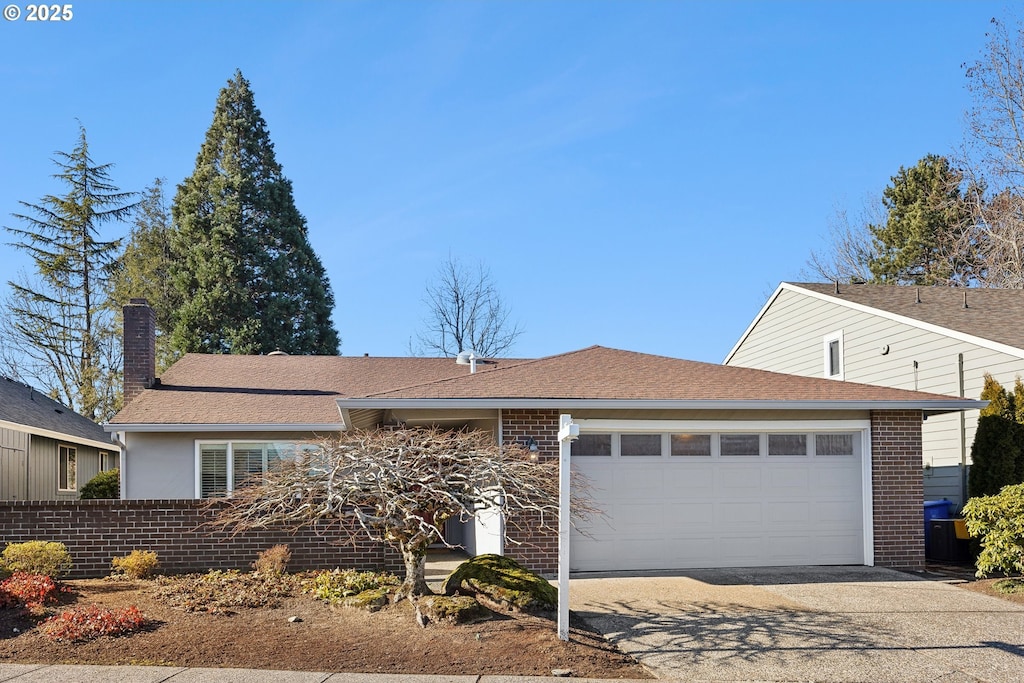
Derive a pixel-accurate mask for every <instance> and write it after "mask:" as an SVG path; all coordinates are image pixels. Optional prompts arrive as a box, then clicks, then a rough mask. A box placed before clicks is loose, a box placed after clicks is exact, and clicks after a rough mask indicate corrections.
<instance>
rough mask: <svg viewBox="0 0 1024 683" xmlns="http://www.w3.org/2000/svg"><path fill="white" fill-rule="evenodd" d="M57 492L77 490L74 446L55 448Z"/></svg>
mask: <svg viewBox="0 0 1024 683" xmlns="http://www.w3.org/2000/svg"><path fill="white" fill-rule="evenodd" d="M57 490H58V491H77V490H78V449H77V448H75V447H74V446H63V445H60V446H57Z"/></svg>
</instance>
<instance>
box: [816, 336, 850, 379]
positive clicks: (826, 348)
mask: <svg viewBox="0 0 1024 683" xmlns="http://www.w3.org/2000/svg"><path fill="white" fill-rule="evenodd" d="M832 342H836V343H837V345H838V347H839V372H837V373H836V374H834V375H833V374H832ZM821 346H822V355H823V356H824V362H823V364H822V368H821V374H822V376H823V377H824V378H825V379H834V380H839V381H840V382H842V381H844V380H845V379H846V349H845V348H844V347H845V344H844V343H843V331H842V330H841V329H840V330H836V331H835V332H829V333H828V334H826V335H822V337H821Z"/></svg>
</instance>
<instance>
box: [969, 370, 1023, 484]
mask: <svg viewBox="0 0 1024 683" xmlns="http://www.w3.org/2000/svg"><path fill="white" fill-rule="evenodd" d="M1016 389H1017V392H1019V393H1017V395H1016V396H1014V394H1011V393H1008V392H1007V391H1006V389H1004V388H1003V386H1002V385H1001V384H1000V383H999V382H997V381H996V380H995V379H993V378H992V375H990V374H988V373H985V385H984V387H983V389H982V391H981V398H982V399H983V400H987V401H989V404H988V406H987V407H985V408H983V409H982V411H981V415H980V417H979V418H978V428H977V430H976V431H975V433H974V444H972V446H971V471H970V474H969V476H968V480H967V492H968V495H969V496H970V497H971V498H974V497H976V496H991V495H994V494H996V493H999V490H1000V489H1002V488H1003V487H1004V486H1007V485H1009V484H1018V483H1021V482H1022V481H1024V478H1022V476H1021V475H1022V474H1024V471H1022V468H1021V465H1022V460H1024V454H1022V452H1021V443H1022V434H1024V427H1022V425H1021V424H1020V423H1019V422H1018V421H1017V419H1015V417H1016V415H1017V410H1015V406H1016V405H1017V404H1018V403H1021V404H1024V386H1021V383H1020V380H1019V379H1018V380H1017V386H1016Z"/></svg>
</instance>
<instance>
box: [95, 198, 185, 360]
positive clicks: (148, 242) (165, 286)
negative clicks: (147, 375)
mask: <svg viewBox="0 0 1024 683" xmlns="http://www.w3.org/2000/svg"><path fill="white" fill-rule="evenodd" d="M172 235H173V228H172V226H171V213H170V209H169V207H168V206H167V200H166V197H165V195H164V180H163V179H162V178H157V179H156V180H154V181H153V184H152V185H151V186H150V187H148V188H146V191H145V193H144V197H143V199H142V201H140V202H139V204H138V207H137V208H136V211H135V222H134V225H133V226H132V230H131V234H130V235H129V238H128V245H127V246H126V247H125V249H124V253H123V254H121V257H120V258H119V259H118V260H117V261H116V262H115V264H114V269H113V273H112V274H111V277H110V304H111V306H112V307H113V308H114V315H115V318H116V319H117V320H118V321H120V320H121V309H122V308H123V307H124V306H125V305H126V304H127V303H128V301H129V300H130V299H132V298H135V297H143V298H145V299H146V300H147V301H148V302H149V305H150V306H151V307H152V308H153V312H154V313H155V315H156V333H157V337H156V362H157V372H161V371H163V370H165V369H167V368H168V367H170V365H171V363H173V362H174V361H175V360H176V359H177V355H176V354H175V353H174V352H173V350H172V349H171V330H172V329H173V326H174V323H173V316H174V312H175V311H176V310H177V308H178V306H179V302H180V300H181V299H180V297H179V296H178V290H176V289H175V288H174V284H173V283H172V282H171V277H170V269H171V262H172V260H173V254H172V252H171V238H172ZM118 327H120V325H118Z"/></svg>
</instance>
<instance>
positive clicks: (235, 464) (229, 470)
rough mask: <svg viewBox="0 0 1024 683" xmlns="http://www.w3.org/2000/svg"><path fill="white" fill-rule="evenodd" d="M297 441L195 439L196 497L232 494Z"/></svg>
mask: <svg viewBox="0 0 1024 683" xmlns="http://www.w3.org/2000/svg"><path fill="white" fill-rule="evenodd" d="M297 447H298V444H295V443H290V442H278V441H270V442H267V441H196V498H218V497H223V496H229V495H231V493H232V492H234V491H235V489H237V488H240V487H241V486H244V485H245V483H246V481H247V480H249V479H251V478H255V477H258V476H259V475H261V474H263V473H264V472H266V471H267V470H269V469H270V468H272V467H274V465H275V464H277V463H278V462H280V461H281V460H284V459H288V458H291V457H294V454H295V453H296V448H297Z"/></svg>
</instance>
